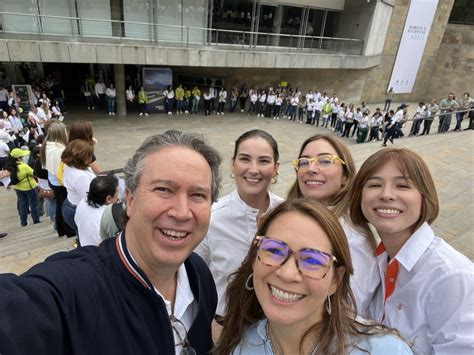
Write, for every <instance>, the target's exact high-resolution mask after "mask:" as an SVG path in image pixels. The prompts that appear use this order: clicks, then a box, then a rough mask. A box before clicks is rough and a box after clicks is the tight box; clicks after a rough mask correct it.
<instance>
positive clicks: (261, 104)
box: [257, 90, 267, 117]
mask: <svg viewBox="0 0 474 355" xmlns="http://www.w3.org/2000/svg"><path fill="white" fill-rule="evenodd" d="M266 102H267V92H266V91H265V90H262V91H261V92H260V95H258V107H257V112H258V113H257V117H263V113H264V112H265V103H266Z"/></svg>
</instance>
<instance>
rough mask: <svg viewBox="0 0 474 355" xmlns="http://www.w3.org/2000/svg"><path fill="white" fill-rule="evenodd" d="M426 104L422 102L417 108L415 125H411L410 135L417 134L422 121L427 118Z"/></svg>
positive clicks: (414, 117) (414, 116)
mask: <svg viewBox="0 0 474 355" xmlns="http://www.w3.org/2000/svg"><path fill="white" fill-rule="evenodd" d="M425 111H426V105H425V103H424V102H420V103H419V104H418V107H417V108H416V113H415V114H414V115H413V125H412V126H411V130H410V134H409V135H408V136H417V135H418V133H419V132H420V127H421V123H422V122H423V120H424V118H425V113H426V112H425Z"/></svg>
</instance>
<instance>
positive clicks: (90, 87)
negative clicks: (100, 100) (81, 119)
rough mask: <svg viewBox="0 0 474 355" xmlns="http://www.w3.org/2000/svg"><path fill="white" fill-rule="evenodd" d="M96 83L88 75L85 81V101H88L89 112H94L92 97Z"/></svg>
mask: <svg viewBox="0 0 474 355" xmlns="http://www.w3.org/2000/svg"><path fill="white" fill-rule="evenodd" d="M94 86H95V82H94V79H92V78H91V76H90V75H87V76H86V78H85V80H84V99H85V100H86V106H87V109H88V110H94V109H95V106H94V99H93V97H92V95H93V93H94Z"/></svg>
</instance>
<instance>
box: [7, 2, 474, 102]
mask: <svg viewBox="0 0 474 355" xmlns="http://www.w3.org/2000/svg"><path fill="white" fill-rule="evenodd" d="M423 1H425V2H431V6H434V8H433V19H432V21H431V22H432V23H431V27H430V28H429V29H428V30H427V31H426V33H425V35H426V38H425V42H426V43H425V44H424V47H423V48H422V57H421V60H420V63H419V66H418V69H417V70H416V73H415V77H414V78H413V81H414V83H413V87H412V88H411V89H410V92H404V93H402V92H400V93H398V92H397V91H395V92H396V96H395V98H394V100H395V101H397V100H398V101H402V100H410V101H414V100H428V99H429V98H431V97H438V98H440V97H444V96H445V95H446V93H447V92H448V91H456V92H458V93H461V92H464V91H469V89H472V82H473V80H472V62H473V61H472V58H473V57H472V53H473V51H474V48H473V43H474V42H473V41H472V36H473V32H474V31H473V25H472V23H471V22H470V21H471V19H470V18H468V19H467V23H462V24H456V25H452V24H449V25H448V19H449V18H450V15H451V12H452V9H453V3H454V0H412V1H409V0H286V1H285V0H274V1H263V0H262V1H261V0H24V1H17V0H4V1H2V3H1V4H0V71H3V72H4V73H5V74H6V76H7V77H8V78H9V80H10V81H11V82H22V81H26V80H25V77H24V75H23V73H22V70H20V69H21V65H22V64H23V65H25V63H26V65H28V67H29V68H30V69H31V70H32V71H33V74H32V75H31V76H32V77H38V76H39V77H41V76H44V75H46V74H48V73H47V72H50V71H52V70H54V68H60V70H61V71H65V72H66V74H67V72H69V70H70V69H71V68H76V67H77V66H81V68H82V69H81V70H79V71H78V72H79V73H80V75H82V76H83V75H85V74H86V73H87V74H89V75H91V76H93V77H96V78H97V77H103V76H104V74H105V76H106V77H105V79H109V80H112V78H113V81H115V83H116V86H117V89H118V91H121V90H123V91H124V90H125V84H126V83H127V82H133V80H135V81H136V82H138V83H139V82H140V80H141V79H140V78H133V76H139V75H140V72H141V70H140V69H141V68H142V67H170V68H172V70H173V75H174V78H175V81H176V80H177V78H178V77H198V76H201V77H219V78H222V79H224V81H225V83H226V85H232V84H233V83H234V82H239V83H243V82H245V83H247V84H255V85H256V86H262V87H263V86H274V85H276V84H277V83H279V82H280V81H287V82H289V83H291V85H292V86H293V87H300V88H301V89H303V90H307V89H309V88H319V89H320V90H321V91H327V92H328V93H332V92H337V93H338V95H339V96H340V97H343V98H344V99H345V100H347V101H348V102H354V103H358V102H360V101H368V102H382V101H384V100H385V96H386V92H387V90H388V88H389V84H390V82H391V81H390V80H391V77H392V74H393V72H394V66H395V65H396V61H397V56H398V58H399V57H400V56H399V51H400V48H401V46H402V45H403V44H401V43H403V41H402V39H403V36H404V29H405V27H406V24H407V23H408V21H409V20H408V19H407V16H409V12H410V8H411V6H412V5H413V4H414V3H416V2H423ZM433 3H434V5H433ZM460 3H462V0H460ZM413 6H414V5H413ZM458 7H459V6H458ZM467 7H468V6H466V8H467ZM461 8H462V4H461ZM455 9H457V8H456V7H455ZM459 13H460V14H464V15H465V12H462V11H460V12H459ZM451 42H453V43H451ZM456 46H457V47H459V51H458V50H456V48H457V47H456ZM398 60H399V59H398ZM84 68H86V69H85V70H84ZM466 75H467V77H466ZM469 77H470V78H471V80H466V78H469ZM463 79H464V80H463ZM78 80H80V78H78ZM470 86H471V87H470Z"/></svg>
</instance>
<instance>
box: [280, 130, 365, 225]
mask: <svg viewBox="0 0 474 355" xmlns="http://www.w3.org/2000/svg"><path fill="white" fill-rule="evenodd" d="M318 140H325V141H326V142H328V143H329V144H330V145H331V146H332V147H333V148H334V150H335V151H336V152H337V155H338V156H339V158H341V159H342V160H344V162H345V164H343V165H342V174H343V176H344V178H345V183H344V184H343V185H342V186H341V189H340V190H339V192H338V193H337V194H335V195H334V196H331V197H329V198H328V199H327V200H326V201H324V203H325V204H326V206H328V207H331V208H332V209H331V210H332V212H333V213H334V214H335V215H336V216H337V217H339V216H341V215H343V214H345V213H347V212H348V210H349V191H350V190H351V188H352V184H353V183H354V177H355V174H356V168H355V164H354V159H352V154H351V152H350V151H349V149H348V148H347V146H346V145H345V144H344V143H343V142H342V141H340V140H339V139H338V138H336V137H334V136H331V135H326V134H316V135H314V136H311V137H309V138H308V139H306V140H305V141H304V142H303V144H302V146H301V148H300V152H299V154H298V159H299V158H301V155H302V154H303V151H304V149H305V148H306V146H307V145H308V144H310V143H312V142H314V141H318ZM296 174H298V172H296ZM301 197H305V196H303V194H302V192H301V189H300V186H299V183H298V177H296V180H295V182H294V183H293V185H292V186H291V188H290V191H289V192H288V196H287V198H301Z"/></svg>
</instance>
